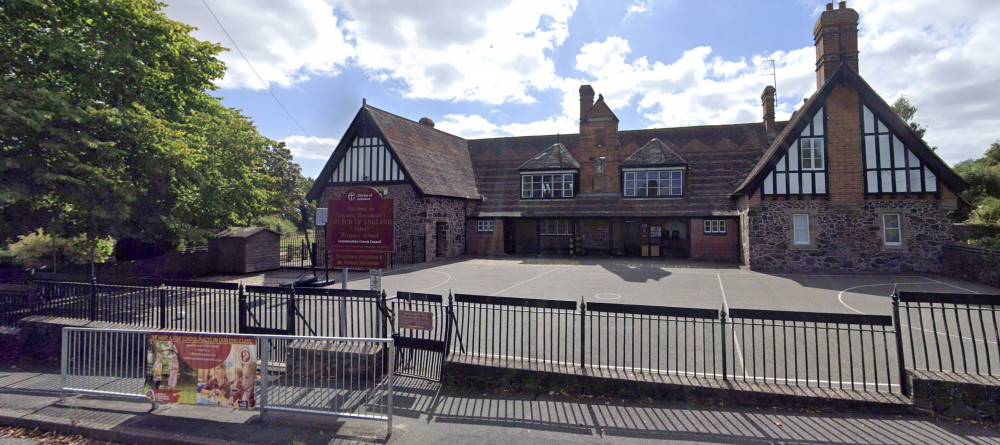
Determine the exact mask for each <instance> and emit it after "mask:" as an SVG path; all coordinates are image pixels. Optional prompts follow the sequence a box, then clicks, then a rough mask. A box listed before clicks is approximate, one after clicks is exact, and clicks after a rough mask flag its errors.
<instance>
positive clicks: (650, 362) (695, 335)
mask: <svg viewBox="0 0 1000 445" xmlns="http://www.w3.org/2000/svg"><path fill="white" fill-rule="evenodd" d="M580 316H581V318H582V323H583V326H581V332H583V333H584V335H583V338H584V343H585V344H586V345H587V346H586V347H584V348H582V351H583V352H582V353H581V354H582V357H581V358H582V365H583V366H585V367H589V368H595V369H605V370H609V371H625V372H631V373H634V374H635V373H638V374H673V375H682V376H691V377H721V376H722V375H723V370H722V366H723V363H722V357H723V356H724V354H721V351H723V348H722V344H721V342H722V335H721V329H720V319H719V310H717V309H692V308H675V307H659V306H639V305H628V304H617V303H600V302H591V303H585V304H581V305H580Z"/></svg>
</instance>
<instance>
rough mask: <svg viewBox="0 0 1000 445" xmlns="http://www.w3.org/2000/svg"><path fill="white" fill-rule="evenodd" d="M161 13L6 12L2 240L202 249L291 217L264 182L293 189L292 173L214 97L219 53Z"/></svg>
mask: <svg viewBox="0 0 1000 445" xmlns="http://www.w3.org/2000/svg"><path fill="white" fill-rule="evenodd" d="M160 8H161V4H159V3H157V2H155V1H154V0H104V1H98V0H59V1H56V0H10V1H7V2H3V3H0V233H6V234H7V236H8V240H9V239H11V238H10V237H12V236H17V235H18V234H25V233H29V232H32V231H34V230H36V229H37V228H40V227H44V228H51V229H54V230H57V231H58V232H59V233H58V234H59V235H62V236H64V237H68V238H73V237H76V236H78V235H87V237H86V238H87V239H99V238H102V237H106V236H112V237H114V238H121V237H132V238H139V239H143V240H147V241H161V240H169V241H174V242H179V241H186V240H199V239H202V238H204V237H205V236H206V235H207V234H208V233H210V232H211V231H212V230H215V229H219V228H223V227H227V226H229V225H232V224H248V223H250V222H252V221H253V220H254V218H255V217H257V216H259V215H265V214H273V213H276V212H278V211H279V210H277V208H278V207H287V205H284V204H282V203H283V202H284V201H283V200H287V199H289V198H287V197H285V198H282V199H277V198H275V197H274V196H275V195H276V194H277V190H279V187H277V184H279V183H280V181H279V179H275V178H272V177H271V176H270V175H271V174H272V173H273V172H274V171H280V172H282V173H283V174H284V175H285V176H286V179H287V178H292V177H293V176H294V175H296V174H298V171H297V166H296V168H294V169H293V168H291V167H290V166H287V165H286V166H283V167H281V168H277V169H275V168H272V164H274V161H272V158H277V159H284V158H282V156H283V153H282V152H281V149H282V148H281V147H279V145H278V144H277V143H275V142H274V141H272V140H270V139H268V138H266V137H263V136H261V135H260V133H259V132H258V130H257V128H256V127H255V126H254V124H253V122H251V121H250V120H249V119H248V118H247V117H246V116H243V115H242V114H241V113H240V112H239V111H238V110H234V109H228V108H226V107H224V106H222V104H221V103H220V102H219V101H218V99H216V98H213V97H212V96H211V95H210V94H209V93H208V90H211V89H213V88H214V86H213V83H212V82H213V80H215V79H218V78H220V77H221V76H222V74H223V73H224V69H225V67H224V65H223V63H222V62H221V61H220V60H219V59H218V58H217V55H218V53H219V52H220V51H222V50H223V48H222V47H221V46H219V45H216V44H213V43H208V42H202V41H199V40H197V39H194V38H193V37H191V35H190V32H191V31H192V30H193V28H192V27H190V26H188V25H185V24H182V23H178V22H174V21H172V20H170V19H169V18H167V17H166V16H165V15H163V13H162V12H161V11H160ZM288 162H289V163H290V157H289V158H288ZM292 165H294V164H292ZM300 177H301V176H299V178H300ZM287 180H288V181H291V182H294V179H287ZM3 241H4V240H2V239H0V242H3Z"/></svg>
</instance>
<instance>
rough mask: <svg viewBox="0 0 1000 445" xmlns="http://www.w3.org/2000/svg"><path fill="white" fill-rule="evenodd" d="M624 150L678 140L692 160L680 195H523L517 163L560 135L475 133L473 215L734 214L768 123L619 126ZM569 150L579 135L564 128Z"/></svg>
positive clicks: (681, 154) (678, 148)
mask: <svg viewBox="0 0 1000 445" xmlns="http://www.w3.org/2000/svg"><path fill="white" fill-rule="evenodd" d="M618 137H619V142H620V144H621V147H622V155H623V157H628V156H629V155H632V154H634V153H635V152H636V151H638V150H639V149H640V147H642V146H643V145H646V144H647V143H648V142H649V141H650V140H652V139H659V140H660V141H663V143H664V144H666V145H668V146H670V147H673V149H672V151H674V152H675V154H676V155H677V156H678V157H680V158H681V159H683V160H686V161H687V163H688V164H689V170H688V173H687V181H686V184H685V190H684V196H683V197H682V198H652V199H649V198H646V199H643V198H628V199H626V198H624V197H622V196H621V194H620V193H606V194H587V195H578V196H577V197H575V198H573V199H566V200H522V199H520V187H521V182H520V175H519V174H518V172H517V168H518V166H520V165H521V164H523V163H524V162H525V161H527V160H529V159H531V158H533V157H535V156H537V155H538V154H539V148H538V147H545V146H547V145H550V144H552V143H553V142H555V141H556V136H555V135H547V136H526V137H510V138H493V139H476V140H470V141H468V143H469V151H470V153H471V154H472V165H473V167H474V168H475V172H476V181H477V184H478V187H479V191H480V192H481V193H483V194H484V195H485V197H486V200H485V201H482V202H479V203H477V204H476V206H475V208H473V209H471V215H473V216H476V215H480V214H496V212H507V213H506V214H511V215H514V214H519V215H521V216H523V217H556V216H567V217H574V216H577V217H601V216H657V215H659V216H710V215H720V214H735V212H736V207H735V202H734V201H733V200H732V199H730V198H729V194H730V192H731V191H732V190H733V189H735V188H736V186H737V184H738V182H739V180H740V179H742V178H743V177H744V176H745V175H746V174H747V173H748V172H749V171H750V169H751V167H753V165H754V164H755V163H756V162H757V160H758V159H759V158H760V156H761V154H762V153H763V151H764V148H765V147H766V146H767V136H766V134H765V133H764V124H763V123H753V124H738V125H713V126H700V127H680V128H659V129H646V130H631V131H621V132H619V133H618ZM559 140H560V141H561V142H562V143H563V144H565V145H566V146H567V147H568V148H569V149H570V150H571V151H572V150H574V149H575V147H576V146H577V143H578V140H579V135H577V134H571V135H561V136H559Z"/></svg>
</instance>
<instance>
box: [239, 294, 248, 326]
mask: <svg viewBox="0 0 1000 445" xmlns="http://www.w3.org/2000/svg"><path fill="white" fill-rule="evenodd" d="M239 306H240V315H239V320H240V326H239V329H240V333H241V334H242V333H244V332H246V330H247V295H246V293H244V291H243V283H240V286H239Z"/></svg>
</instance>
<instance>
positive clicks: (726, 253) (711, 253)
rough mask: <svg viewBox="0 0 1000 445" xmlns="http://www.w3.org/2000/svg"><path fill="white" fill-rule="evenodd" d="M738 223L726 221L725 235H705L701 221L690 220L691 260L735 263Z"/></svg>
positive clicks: (737, 245) (737, 244)
mask: <svg viewBox="0 0 1000 445" xmlns="http://www.w3.org/2000/svg"><path fill="white" fill-rule="evenodd" d="M738 227H739V223H738V222H737V221H736V220H734V219H731V220H726V234H725V235H716V234H711V235H706V234H705V229H704V228H705V224H704V220H703V219H697V218H694V219H691V233H690V236H691V258H692V259H696V260H717V261H737V260H738V258H737V253H738V249H739V239H738V238H737V236H736V232H737V230H738Z"/></svg>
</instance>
